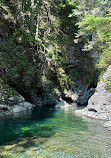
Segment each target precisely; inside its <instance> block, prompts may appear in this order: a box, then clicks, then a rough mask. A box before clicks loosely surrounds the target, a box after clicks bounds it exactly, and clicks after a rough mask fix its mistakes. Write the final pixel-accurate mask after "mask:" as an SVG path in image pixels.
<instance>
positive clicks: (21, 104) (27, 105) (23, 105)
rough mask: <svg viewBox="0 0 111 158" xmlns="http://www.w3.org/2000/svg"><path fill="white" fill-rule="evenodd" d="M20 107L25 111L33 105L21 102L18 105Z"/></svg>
mask: <svg viewBox="0 0 111 158" xmlns="http://www.w3.org/2000/svg"><path fill="white" fill-rule="evenodd" d="M18 105H19V106H20V107H23V108H25V109H32V108H33V105H32V104H31V103H29V102H22V103H19V104H18Z"/></svg>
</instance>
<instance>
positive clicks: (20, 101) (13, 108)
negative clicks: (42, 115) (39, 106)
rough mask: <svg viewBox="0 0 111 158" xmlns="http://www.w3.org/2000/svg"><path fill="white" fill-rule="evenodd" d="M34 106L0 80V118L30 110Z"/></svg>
mask: <svg viewBox="0 0 111 158" xmlns="http://www.w3.org/2000/svg"><path fill="white" fill-rule="evenodd" d="M34 107H35V105H33V104H31V103H29V102H26V100H25V98H24V97H23V96H22V95H20V94H18V93H17V92H16V91H15V90H14V89H12V88H10V87H9V86H8V85H6V84H5V83H4V82H3V80H0V117H3V116H8V115H13V114H15V113H19V112H22V111H26V110H31V109H32V108H34Z"/></svg>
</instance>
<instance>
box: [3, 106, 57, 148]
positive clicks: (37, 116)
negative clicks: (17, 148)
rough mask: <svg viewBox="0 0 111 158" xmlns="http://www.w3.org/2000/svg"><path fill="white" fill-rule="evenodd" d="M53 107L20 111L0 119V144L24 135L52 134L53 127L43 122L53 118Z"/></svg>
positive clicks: (24, 136)
mask: <svg viewBox="0 0 111 158" xmlns="http://www.w3.org/2000/svg"><path fill="white" fill-rule="evenodd" d="M54 114H55V109H54V108H36V109H34V110H33V111H32V113H31V111H27V112H22V113H19V114H16V115H13V117H8V118H6V119H1V120H0V145H3V144H6V143H7V142H10V141H14V140H17V139H18V138H26V137H33V136H38V137H44V138H45V137H46V138H47V137H50V136H51V135H53V134H54V131H53V128H51V127H50V126H47V125H46V124H45V123H46V121H47V120H48V119H50V118H53V117H54Z"/></svg>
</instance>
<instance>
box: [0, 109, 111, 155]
mask: <svg viewBox="0 0 111 158" xmlns="http://www.w3.org/2000/svg"><path fill="white" fill-rule="evenodd" d="M102 124H103V122H100V121H97V120H91V119H86V118H82V117H79V116H75V115H74V108H69V109H54V108H43V109H36V110H34V111H33V113H32V114H31V113H30V112H28V113H26V114H25V113H21V115H20V114H19V115H18V116H17V115H16V116H13V118H7V119H1V120H0V158H111V134H110V133H109V132H108V131H106V130H105V129H104V128H103V127H102Z"/></svg>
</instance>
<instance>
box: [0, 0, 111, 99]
mask: <svg viewBox="0 0 111 158" xmlns="http://www.w3.org/2000/svg"><path fill="white" fill-rule="evenodd" d="M110 40H111V2H110V1H109V0H79V1H77V0H57V1H56V0H8V1H7V0H1V1H0V82H3V83H5V84H8V85H9V86H10V87H13V88H14V89H15V90H17V91H18V92H19V93H21V94H23V95H24V96H26V95H32V94H34V93H35V92H36V93H38V95H41V94H42V93H43V92H46V93H49V94H51V93H53V92H54V93H56V94H58V95H60V93H61V92H63V93H68V92H69V91H71V92H74V91H79V90H84V89H88V88H90V87H95V86H96V84H97V82H98V80H99V78H100V76H101V74H102V73H103V72H104V71H105V70H106V69H107V67H108V66H109V65H110V64H111V41H110ZM106 82H107V83H108V88H109V90H110V89H111V81H110V78H109V79H108V81H106ZM10 93H13V91H11V92H10Z"/></svg>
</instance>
